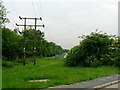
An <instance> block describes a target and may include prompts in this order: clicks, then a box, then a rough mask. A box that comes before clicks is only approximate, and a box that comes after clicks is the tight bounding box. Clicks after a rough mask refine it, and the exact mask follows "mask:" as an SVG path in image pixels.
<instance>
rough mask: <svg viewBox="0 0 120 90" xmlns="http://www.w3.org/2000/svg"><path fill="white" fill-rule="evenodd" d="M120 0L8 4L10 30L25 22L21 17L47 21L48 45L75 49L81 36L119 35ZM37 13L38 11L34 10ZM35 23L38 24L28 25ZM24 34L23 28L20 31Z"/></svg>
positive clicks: (13, 0)
mask: <svg viewBox="0 0 120 90" xmlns="http://www.w3.org/2000/svg"><path fill="white" fill-rule="evenodd" d="M118 1H119V0H4V4H5V6H6V8H7V11H10V13H9V14H8V18H10V20H11V23H9V24H7V26H8V27H10V28H15V25H14V23H16V22H17V23H20V24H22V23H23V22H22V21H21V20H19V18H18V16H19V15H20V16H23V17H24V16H27V17H40V16H42V17H43V22H38V24H42V23H44V24H45V26H46V28H44V29H43V28H40V29H41V30H42V31H44V32H45V37H46V39H47V40H48V41H53V42H55V43H56V44H58V45H61V46H62V47H63V48H69V49H70V48H72V47H73V46H75V45H77V44H78V43H79V39H78V36H80V35H84V34H85V35H86V34H90V33H91V32H93V31H95V30H96V29H97V28H98V30H100V31H103V32H106V33H108V34H116V35H117V34H118ZM34 9H35V10H34ZM27 23H34V22H27ZM20 29H21V30H22V28H20Z"/></svg>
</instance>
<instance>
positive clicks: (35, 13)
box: [32, 0, 36, 16]
mask: <svg viewBox="0 0 120 90" xmlns="http://www.w3.org/2000/svg"><path fill="white" fill-rule="evenodd" d="M32 7H33V11H34V14H35V16H36V11H35V7H34V3H33V0H32Z"/></svg>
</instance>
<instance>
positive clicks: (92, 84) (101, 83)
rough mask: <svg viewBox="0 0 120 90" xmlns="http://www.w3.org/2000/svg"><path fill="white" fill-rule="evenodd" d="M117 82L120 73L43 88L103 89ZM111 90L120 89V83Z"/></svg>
mask: <svg viewBox="0 0 120 90" xmlns="http://www.w3.org/2000/svg"><path fill="white" fill-rule="evenodd" d="M117 83H120V74H114V75H111V76H105V77H99V78H96V79H93V80H88V81H83V82H79V83H74V84H70V85H60V86H55V87H49V88H47V89H42V90H76V89H77V90H103V89H104V88H105V87H109V86H111V85H114V84H117ZM39 90H41V89H39ZM105 90H106V89H105ZM111 90H120V86H119V85H118V88H114V89H111Z"/></svg>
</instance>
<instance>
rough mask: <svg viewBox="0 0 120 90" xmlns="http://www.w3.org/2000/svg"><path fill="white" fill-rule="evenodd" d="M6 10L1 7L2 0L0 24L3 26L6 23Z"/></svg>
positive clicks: (0, 1)
mask: <svg viewBox="0 0 120 90" xmlns="http://www.w3.org/2000/svg"><path fill="white" fill-rule="evenodd" d="M6 14H7V12H6V8H5V6H4V5H3V2H2V0H0V24H1V25H3V24H4V23H5V22H8V21H9V20H8V18H6Z"/></svg>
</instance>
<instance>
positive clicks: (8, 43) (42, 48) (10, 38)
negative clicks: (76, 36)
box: [2, 27, 66, 61]
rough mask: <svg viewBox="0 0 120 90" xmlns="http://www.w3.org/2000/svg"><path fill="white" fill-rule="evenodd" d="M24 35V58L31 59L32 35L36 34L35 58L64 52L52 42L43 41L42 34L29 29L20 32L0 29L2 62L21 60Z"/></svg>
mask: <svg viewBox="0 0 120 90" xmlns="http://www.w3.org/2000/svg"><path fill="white" fill-rule="evenodd" d="M24 33H25V34H26V42H27V43H26V56H27V57H32V56H33V52H34V40H35V38H34V33H36V36H35V37H36V50H37V52H36V53H37V57H50V56H54V55H56V54H61V53H64V51H65V52H66V50H63V48H62V47H61V46H59V45H56V44H55V43H54V42H48V41H47V40H46V39H45V34H44V32H41V31H40V30H36V31H35V30H34V29H32V28H29V29H27V30H25V32H24V31H22V32H20V31H19V30H17V29H14V30H11V29H8V28H5V27H3V28H2V57H3V60H4V59H6V60H10V61H14V60H16V58H23V49H24Z"/></svg>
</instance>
